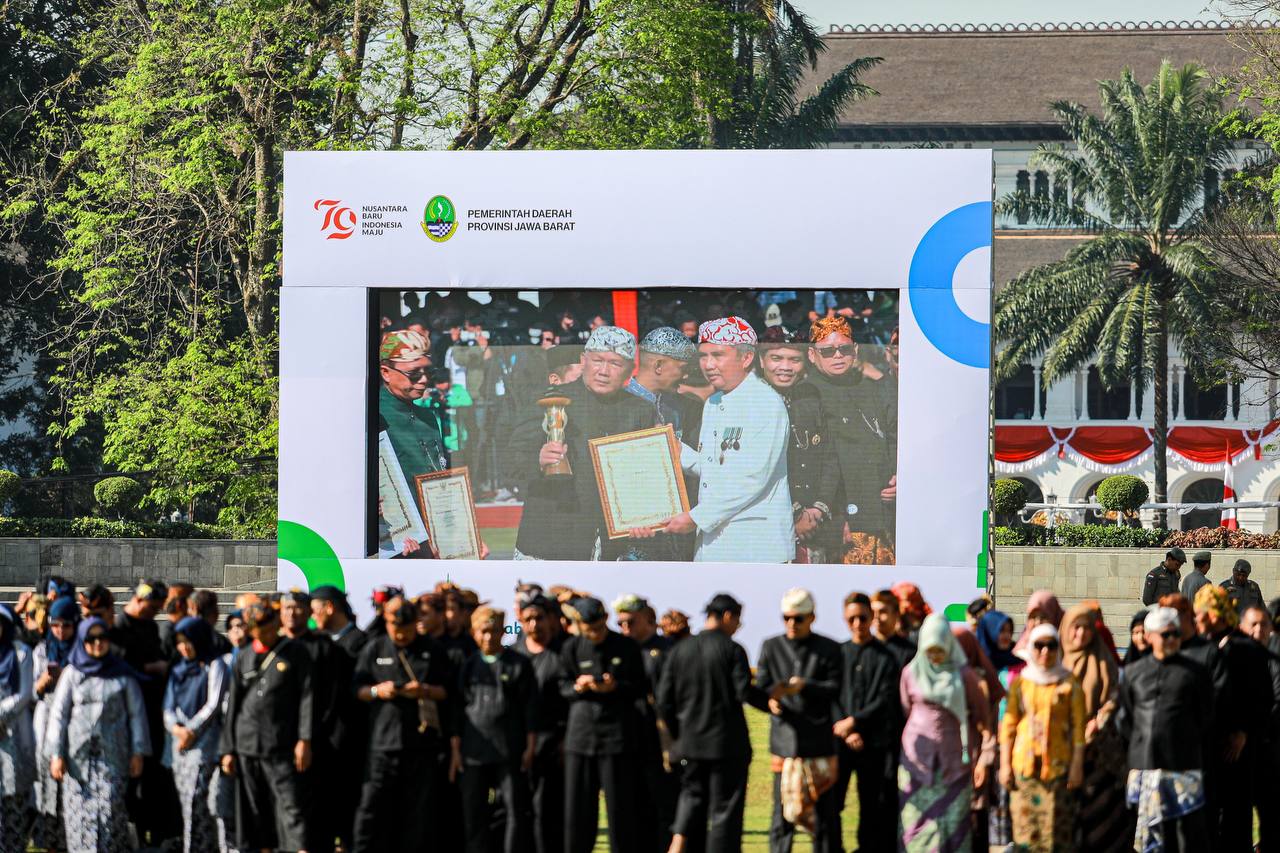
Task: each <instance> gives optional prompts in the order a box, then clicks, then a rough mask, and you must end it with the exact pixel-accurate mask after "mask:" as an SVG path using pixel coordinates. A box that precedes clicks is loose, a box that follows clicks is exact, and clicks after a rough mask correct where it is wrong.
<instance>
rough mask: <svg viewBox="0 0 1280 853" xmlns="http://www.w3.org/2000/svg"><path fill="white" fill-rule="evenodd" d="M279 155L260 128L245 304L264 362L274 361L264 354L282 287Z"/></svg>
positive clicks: (270, 140)
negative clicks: (278, 253)
mask: <svg viewBox="0 0 1280 853" xmlns="http://www.w3.org/2000/svg"><path fill="white" fill-rule="evenodd" d="M277 156H278V152H277V151H276V147H275V138H274V137H273V136H272V134H271V133H270V132H268V131H260V132H259V135H258V138H257V139H256V140H255V141H254V151H253V178H254V195H255V198H254V210H253V222H252V225H251V228H250V232H249V251H248V252H247V255H248V258H247V261H248V269H247V270H246V271H245V272H246V275H245V279H244V284H243V291H242V304H243V307H244V314H245V319H246V320H247V321H248V325H249V334H250V337H251V338H252V340H253V344H254V347H255V348H256V349H257V350H258V354H259V356H262V357H263V358H262V361H263V364H264V365H265V364H271V363H273V360H272V359H270V358H266V357H265V356H266V355H267V353H266V349H265V347H264V341H266V339H267V338H268V337H270V335H271V334H272V333H273V332H274V331H275V324H274V320H275V300H276V295H277V289H278V287H279V280H278V278H277V275H278V272H279V270H278V269H277V266H276V250H277V247H278V246H279V237H278V235H277V232H276V230H275V226H276V222H275V214H276V201H277V198H276V193H277V189H278V187H277V181H278V170H277V161H276V157H277Z"/></svg>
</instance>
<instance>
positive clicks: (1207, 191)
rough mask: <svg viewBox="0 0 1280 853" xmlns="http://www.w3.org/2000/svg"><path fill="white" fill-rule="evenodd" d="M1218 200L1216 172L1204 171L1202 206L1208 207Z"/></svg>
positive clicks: (1214, 170)
mask: <svg viewBox="0 0 1280 853" xmlns="http://www.w3.org/2000/svg"><path fill="white" fill-rule="evenodd" d="M1217 200H1218V170H1217V169H1205V170H1204V206H1205V207H1209V206H1210V205H1212V204H1213V203H1214V202H1215V201H1217Z"/></svg>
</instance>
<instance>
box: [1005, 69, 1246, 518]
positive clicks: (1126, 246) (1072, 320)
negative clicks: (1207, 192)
mask: <svg viewBox="0 0 1280 853" xmlns="http://www.w3.org/2000/svg"><path fill="white" fill-rule="evenodd" d="M1098 90H1099V93H1100V95H1101V101H1102V115H1101V116H1096V115H1092V114H1090V113H1089V112H1088V110H1086V109H1085V108H1084V107H1082V106H1080V105H1079V104H1076V103H1069V102H1065V101H1059V102H1056V103H1054V104H1052V106H1051V108H1052V110H1053V112H1054V113H1055V114H1056V115H1057V117H1058V119H1059V121H1061V123H1062V126H1063V128H1064V130H1065V131H1066V132H1067V135H1068V136H1069V137H1070V138H1071V139H1072V140H1074V142H1075V150H1068V149H1066V148H1064V147H1062V146H1060V145H1052V146H1041V147H1040V149H1039V150H1038V151H1037V152H1036V154H1035V155H1034V156H1033V158H1032V168H1043V169H1045V170H1047V171H1048V172H1049V173H1050V174H1051V175H1052V177H1053V178H1054V183H1055V186H1064V187H1065V186H1069V187H1070V198H1068V197H1067V196H1068V193H1065V192H1058V193H1054V194H1052V196H1046V195H1044V194H1038V195H1032V196H1028V195H1027V194H1026V193H1025V192H1022V193H1015V194H1014V195H1012V196H1009V197H1007V198H1004V199H1002V200H1001V201H1000V204H999V209H1000V211H1001V212H1004V213H1010V212H1023V211H1025V212H1026V213H1029V214H1030V216H1031V217H1032V219H1034V220H1035V221H1037V222H1043V223H1045V224H1048V225H1064V226H1072V227H1076V228H1080V229H1083V230H1085V231H1087V232H1089V233H1092V234H1094V235H1096V236H1094V237H1093V239H1091V240H1089V241H1088V242H1085V243H1083V244H1081V245H1079V246H1077V247H1076V248H1074V249H1072V250H1071V251H1070V252H1069V253H1068V254H1067V256H1066V257H1065V258H1064V259H1063V260H1061V261H1058V262H1055V263H1050V264H1045V265H1043V266H1039V267H1035V268H1034V269H1030V270H1028V271H1026V272H1025V273H1023V274H1022V275H1019V276H1018V277H1017V278H1015V279H1014V280H1013V281H1011V282H1010V283H1009V285H1008V286H1007V287H1006V288H1005V289H1004V290H1003V291H1002V292H1001V293H1000V294H999V295H998V296H997V297H996V302H995V324H994V334H995V335H996V340H997V341H1000V342H1002V343H1003V348H1002V350H1001V351H1000V353H999V355H998V357H997V359H996V369H995V373H996V377H995V378H996V381H1002V380H1005V379H1008V378H1010V377H1011V376H1012V375H1013V374H1014V372H1015V371H1016V370H1017V369H1018V367H1019V365H1021V364H1023V363H1025V362H1026V361H1027V360H1028V359H1029V358H1032V357H1035V356H1038V355H1041V354H1043V356H1044V366H1043V376H1044V382H1045V384H1046V385H1049V384H1051V383H1053V382H1056V381H1058V380H1060V379H1062V378H1064V377H1066V376H1068V375H1069V374H1070V373H1071V372H1072V371H1074V370H1075V369H1076V368H1077V367H1079V366H1081V365H1083V364H1086V363H1087V362H1088V360H1089V359H1090V358H1093V357H1094V356H1095V355H1096V358H1097V366H1098V373H1099V375H1100V377H1101V379H1102V382H1103V385H1104V386H1105V387H1108V388H1111V387H1114V386H1115V385H1117V384H1120V383H1123V382H1125V381H1129V382H1132V383H1133V384H1134V386H1135V391H1136V393H1137V394H1138V395H1139V396H1140V395H1141V394H1142V392H1143V390H1144V389H1145V388H1146V384H1147V382H1151V383H1152V385H1153V386H1154V392H1155V393H1154V397H1155V412H1154V413H1153V421H1154V424H1153V430H1152V433H1153V436H1152V438H1153V441H1154V445H1155V446H1154V454H1155V481H1156V483H1155V486H1156V487H1155V500H1156V502H1157V503H1163V502H1164V501H1165V500H1167V498H1168V471H1167V460H1166V459H1165V452H1166V440H1167V436H1168V419H1169V404H1168V397H1169V356H1168V342H1169V336H1170V335H1171V334H1173V335H1175V336H1179V337H1186V336H1187V335H1188V333H1190V332H1191V331H1193V330H1194V329H1195V328H1196V327H1197V326H1198V325H1200V324H1213V323H1214V322H1215V318H1214V315H1213V308H1212V306H1213V304H1214V295H1215V293H1216V292H1217V290H1218V288H1219V287H1220V286H1221V283H1222V277H1221V274H1220V273H1219V272H1218V271H1217V270H1216V269H1215V265H1214V263H1213V258H1212V253H1211V252H1210V251H1209V249H1208V248H1207V247H1206V245H1205V244H1204V243H1203V242H1202V241H1200V240H1199V239H1198V238H1197V236H1196V226H1197V224H1198V220H1199V217H1200V205H1201V194H1202V182H1203V176H1204V173H1205V170H1206V169H1220V168H1222V166H1223V165H1224V164H1225V162H1226V158H1227V155H1228V152H1229V150H1230V144H1229V141H1228V139H1227V137H1226V135H1225V134H1224V132H1223V131H1222V130H1221V121H1222V117H1223V116H1222V99H1221V96H1220V95H1219V94H1218V92H1217V91H1216V90H1215V89H1214V88H1213V87H1212V85H1211V84H1210V82H1209V80H1208V75H1207V74H1206V73H1205V71H1204V69H1203V68H1201V67H1200V66H1197V65H1186V66H1184V67H1182V68H1175V67H1173V66H1172V65H1171V64H1170V63H1169V62H1168V61H1166V62H1164V63H1163V64H1162V65H1161V66H1160V70H1159V71H1158V72H1157V73H1156V76H1155V79H1154V80H1153V81H1152V82H1151V83H1150V84H1149V85H1148V86H1146V87H1143V86H1141V85H1140V84H1138V83H1137V82H1136V81H1135V80H1134V78H1133V73H1132V72H1131V71H1130V70H1129V69H1127V68H1126V69H1125V70H1124V72H1123V73H1122V74H1121V75H1120V79H1119V80H1108V81H1103V82H1101V83H1099V85H1098ZM1186 355H1187V356H1188V360H1189V364H1190V365H1191V366H1192V368H1193V370H1198V369H1199V368H1200V365H1198V364H1196V363H1195V358H1196V354H1195V353H1194V352H1188V353H1186ZM1156 522H1157V526H1163V525H1164V513H1163V512H1160V513H1158V514H1157V519H1156Z"/></svg>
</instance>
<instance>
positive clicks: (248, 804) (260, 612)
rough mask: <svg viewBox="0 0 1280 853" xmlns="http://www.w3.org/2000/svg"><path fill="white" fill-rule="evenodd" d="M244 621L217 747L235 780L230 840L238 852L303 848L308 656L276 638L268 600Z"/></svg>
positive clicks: (310, 715)
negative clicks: (249, 640) (246, 640)
mask: <svg viewBox="0 0 1280 853" xmlns="http://www.w3.org/2000/svg"><path fill="white" fill-rule="evenodd" d="M244 621H245V627H246V629H247V630H248V632H249V635H250V636H251V637H253V644H252V645H251V646H246V647H245V648H243V649H241V650H240V654H238V655H237V656H236V659H235V665H234V666H233V667H232V673H231V688H230V691H229V692H228V695H227V715H226V719H225V720H224V721H223V724H222V742H221V745H220V749H219V751H220V752H221V753H222V772H223V773H225V774H227V775H228V776H235V777H236V780H237V782H238V784H237V785H236V793H237V802H236V839H237V842H238V844H239V846H240V848H241V849H243V850H266V849H272V848H276V849H280V850H305V849H306V844H307V839H306V832H307V825H306V815H305V807H306V804H307V802H308V801H309V800H310V791H309V790H308V789H307V785H306V780H307V777H306V775H305V773H306V771H307V769H308V768H309V767H310V766H311V732H312V725H313V724H314V721H315V710H314V708H313V705H314V701H315V697H314V694H313V693H312V686H311V655H310V654H308V653H307V650H306V649H305V648H303V647H302V645H301V644H299V643H295V642H294V641H293V640H290V639H289V638H288V637H282V636H280V618H279V614H278V613H277V612H276V609H275V607H274V602H255V603H253V604H250V605H248V606H247V607H245V608H244Z"/></svg>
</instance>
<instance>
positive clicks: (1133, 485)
mask: <svg viewBox="0 0 1280 853" xmlns="http://www.w3.org/2000/svg"><path fill="white" fill-rule="evenodd" d="M1149 494H1151V492H1150V490H1149V489H1148V488H1147V484H1146V482H1145V481H1144V480H1143V479H1142V478H1141V477H1135V476H1133V475H1132V474H1117V475H1115V476H1114V477H1108V478H1107V479H1105V480H1103V481H1102V482H1101V483H1099V484H1098V491H1097V496H1098V503H1100V504H1101V505H1102V508H1103V509H1109V510H1112V511H1113V512H1123V513H1130V512H1137V510H1138V507H1140V506H1142V505H1143V504H1144V503H1146V502H1147V496H1148V495H1149Z"/></svg>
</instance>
